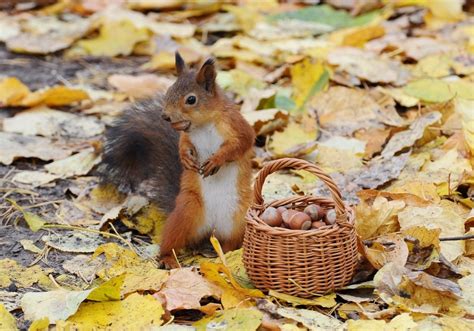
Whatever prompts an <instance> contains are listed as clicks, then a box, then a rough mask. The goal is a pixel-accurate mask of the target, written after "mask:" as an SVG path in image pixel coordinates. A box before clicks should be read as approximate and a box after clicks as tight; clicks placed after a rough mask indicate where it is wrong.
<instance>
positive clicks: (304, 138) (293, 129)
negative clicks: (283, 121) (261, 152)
mask: <svg viewBox="0 0 474 331" xmlns="http://www.w3.org/2000/svg"><path fill="white" fill-rule="evenodd" d="M316 134H317V132H316V131H315V130H306V129H305V128H304V127H303V126H301V125H299V124H298V123H296V122H290V123H289V124H288V126H287V127H286V128H285V129H284V130H283V131H282V132H275V133H274V134H273V135H272V140H271V142H270V144H269V149H270V150H271V151H272V152H273V153H274V154H275V155H277V156H280V157H281V156H285V155H286V154H287V152H288V150H289V149H291V148H293V147H295V146H297V145H302V144H305V143H308V142H311V141H314V140H316Z"/></svg>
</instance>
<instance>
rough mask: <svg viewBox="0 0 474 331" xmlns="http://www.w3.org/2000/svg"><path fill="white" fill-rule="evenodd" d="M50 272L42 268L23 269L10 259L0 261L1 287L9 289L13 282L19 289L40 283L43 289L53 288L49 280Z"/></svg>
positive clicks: (36, 266)
mask: <svg viewBox="0 0 474 331" xmlns="http://www.w3.org/2000/svg"><path fill="white" fill-rule="evenodd" d="M50 272H51V271H50V270H43V269H41V267H40V266H38V265H35V266H32V267H28V268H26V267H23V266H21V265H19V264H18V263H17V262H16V261H14V260H10V259H3V260H0V287H3V288H5V287H8V286H10V284H11V283H12V282H14V283H15V284H16V286H17V287H30V286H32V285H33V284H36V283H38V284H39V285H40V286H41V287H49V286H51V285H52V284H51V281H50V279H49V278H48V276H47V275H48V274H49V273H50Z"/></svg>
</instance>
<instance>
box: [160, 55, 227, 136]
mask: <svg viewBox="0 0 474 331" xmlns="http://www.w3.org/2000/svg"><path fill="white" fill-rule="evenodd" d="M176 71H177V73H178V78H177V80H176V82H175V83H174V84H173V85H171V86H170V88H169V89H168V91H167V92H166V94H165V97H164V101H165V102H164V112H163V118H164V119H165V120H168V121H170V122H171V125H172V127H173V128H174V129H175V130H180V131H188V130H190V129H192V128H193V127H198V126H200V125H202V124H205V123H209V121H210V120H212V117H213V116H215V112H216V111H218V110H219V108H222V106H221V105H219V104H216V103H217V102H218V100H219V94H220V92H219V88H218V87H217V84H216V68H215V65H214V59H212V58H209V59H207V60H206V61H205V62H204V63H203V64H202V66H201V67H200V69H199V70H197V71H196V70H192V69H188V68H187V66H186V63H185V62H184V60H183V58H182V57H181V55H180V54H179V53H178V52H176Z"/></svg>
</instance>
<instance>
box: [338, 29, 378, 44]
mask: <svg viewBox="0 0 474 331" xmlns="http://www.w3.org/2000/svg"><path fill="white" fill-rule="evenodd" d="M384 34H385V29H384V28H383V27H382V26H380V25H374V26H364V27H357V28H353V29H351V31H350V32H349V33H347V34H346V35H345V36H344V38H343V40H342V45H344V46H356V47H362V46H364V44H365V43H366V42H367V41H369V40H372V39H375V38H379V37H382V36H383V35H384Z"/></svg>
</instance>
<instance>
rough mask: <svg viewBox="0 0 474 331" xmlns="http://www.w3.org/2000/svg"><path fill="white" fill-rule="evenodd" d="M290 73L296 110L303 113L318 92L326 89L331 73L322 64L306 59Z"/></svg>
mask: <svg viewBox="0 0 474 331" xmlns="http://www.w3.org/2000/svg"><path fill="white" fill-rule="evenodd" d="M290 71H291V81H292V83H293V98H294V100H295V103H296V110H299V111H301V110H303V108H304V105H305V104H306V102H307V101H308V100H309V99H310V98H311V97H312V96H313V95H314V94H315V93H316V92H318V91H321V90H323V89H324V88H325V87H326V85H327V84H328V81H329V73H328V71H327V69H326V67H325V66H324V65H323V64H322V62H320V61H317V62H314V63H313V62H312V61H311V60H310V59H304V60H303V61H301V62H299V63H297V64H295V65H294V66H292V67H291V69H290Z"/></svg>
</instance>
